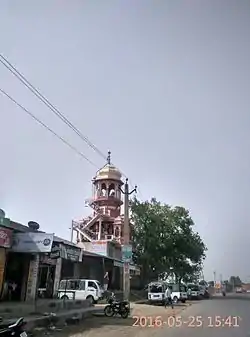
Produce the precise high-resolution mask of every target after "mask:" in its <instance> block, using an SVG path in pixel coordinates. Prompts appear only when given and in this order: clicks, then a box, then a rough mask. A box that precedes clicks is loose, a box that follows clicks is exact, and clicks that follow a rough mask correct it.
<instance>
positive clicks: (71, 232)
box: [70, 220, 74, 242]
mask: <svg viewBox="0 0 250 337" xmlns="http://www.w3.org/2000/svg"><path fill="white" fill-rule="evenodd" d="M73 239H74V223H73V220H72V221H71V227H70V241H71V242H73Z"/></svg>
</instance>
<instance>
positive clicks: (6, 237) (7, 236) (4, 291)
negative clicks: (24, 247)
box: [0, 226, 12, 300]
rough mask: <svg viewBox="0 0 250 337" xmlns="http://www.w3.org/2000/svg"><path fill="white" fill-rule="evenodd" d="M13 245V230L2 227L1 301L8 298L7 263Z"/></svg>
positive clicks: (0, 257)
mask: <svg viewBox="0 0 250 337" xmlns="http://www.w3.org/2000/svg"><path fill="white" fill-rule="evenodd" d="M11 244H12V230H10V229H8V228H5V227H2V226H0V299H2V300H4V299H5V298H7V297H8V283H7V282H6V272H5V269H6V261H7V256H8V250H9V249H10V247H11Z"/></svg>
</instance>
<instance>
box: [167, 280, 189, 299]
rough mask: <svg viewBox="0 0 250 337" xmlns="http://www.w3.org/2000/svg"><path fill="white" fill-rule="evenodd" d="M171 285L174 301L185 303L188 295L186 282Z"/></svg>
mask: <svg viewBox="0 0 250 337" xmlns="http://www.w3.org/2000/svg"><path fill="white" fill-rule="evenodd" d="M168 286H169V287H170V289H171V290H172V294H171V297H172V301H173V302H174V303H177V302H182V303H185V302H186V300H187V298H188V295H187V287H186V286H185V285H184V284H177V283H175V284H169V285H168Z"/></svg>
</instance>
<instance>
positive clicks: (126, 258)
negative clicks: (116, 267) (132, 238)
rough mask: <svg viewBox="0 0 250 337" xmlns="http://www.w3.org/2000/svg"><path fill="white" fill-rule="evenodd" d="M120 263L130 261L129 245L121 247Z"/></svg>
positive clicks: (130, 249)
mask: <svg viewBox="0 0 250 337" xmlns="http://www.w3.org/2000/svg"><path fill="white" fill-rule="evenodd" d="M122 261H123V262H131V261H132V246H131V245H124V246H122Z"/></svg>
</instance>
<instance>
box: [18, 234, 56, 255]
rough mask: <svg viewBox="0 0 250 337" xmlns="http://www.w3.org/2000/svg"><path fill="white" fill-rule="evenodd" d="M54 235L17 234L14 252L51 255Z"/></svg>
mask: <svg viewBox="0 0 250 337" xmlns="http://www.w3.org/2000/svg"><path fill="white" fill-rule="evenodd" d="M53 238H54V234H48V233H35V232H28V233H17V234H14V235H13V245H12V251H15V252H20V253H50V252H51V248H52V243H53Z"/></svg>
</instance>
